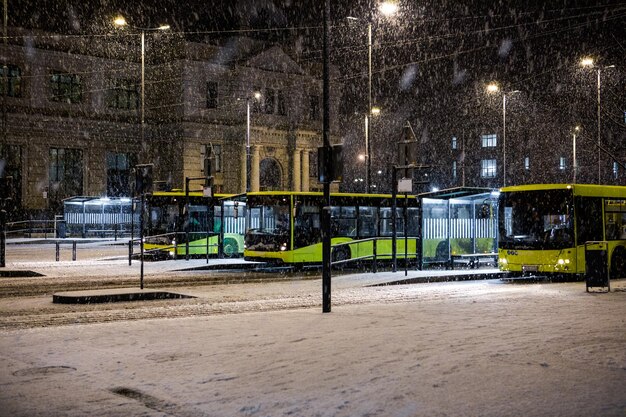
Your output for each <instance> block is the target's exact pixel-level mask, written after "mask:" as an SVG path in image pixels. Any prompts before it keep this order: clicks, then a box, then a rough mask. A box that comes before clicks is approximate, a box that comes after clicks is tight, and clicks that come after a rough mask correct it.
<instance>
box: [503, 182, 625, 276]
mask: <svg viewBox="0 0 626 417" xmlns="http://www.w3.org/2000/svg"><path fill="white" fill-rule="evenodd" d="M498 214H499V216H498V217H499V219H498V230H499V238H498V264H499V267H500V269H501V270H502V271H509V272H511V273H512V274H515V275H538V274H539V275H557V276H561V277H566V278H569V279H582V278H583V277H584V274H585V243H586V242H592V241H593V242H596V241H603V242H604V241H605V242H607V244H608V262H609V266H608V267H609V271H610V276H611V278H620V277H626V187H622V186H609V185H588V184H533V185H521V186H514V187H505V188H502V189H501V190H500V196H499V199H498Z"/></svg>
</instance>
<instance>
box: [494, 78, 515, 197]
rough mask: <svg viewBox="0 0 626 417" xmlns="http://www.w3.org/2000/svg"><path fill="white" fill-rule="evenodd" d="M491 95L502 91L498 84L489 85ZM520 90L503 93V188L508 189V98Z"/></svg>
mask: <svg viewBox="0 0 626 417" xmlns="http://www.w3.org/2000/svg"><path fill="white" fill-rule="evenodd" d="M487 91H488V92H489V93H497V92H498V91H500V87H498V84H496V83H491V84H489V85H487ZM519 92H520V91H519V90H513V91H509V92H505V91H503V92H502V184H503V185H502V186H503V187H506V97H507V95H511V94H515V93H519Z"/></svg>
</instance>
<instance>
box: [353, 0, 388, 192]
mask: <svg viewBox="0 0 626 417" xmlns="http://www.w3.org/2000/svg"><path fill="white" fill-rule="evenodd" d="M368 10H369V16H368V19H367V111H366V112H365V157H366V161H365V162H366V166H367V168H366V172H365V192H366V193H369V192H370V181H371V178H372V161H371V157H370V156H371V154H372V149H371V145H370V141H369V136H370V122H369V118H370V115H372V114H374V109H375V108H374V107H372V22H373V20H374V16H373V9H372V0H369V4H368ZM397 10H398V4H397V2H395V1H383V2H381V3H379V5H378V11H379V12H380V13H381V14H382V15H384V16H392V15H394V14H395V13H396V12H397ZM348 19H350V20H359V19H358V18H356V17H352V16H349V17H348Z"/></svg>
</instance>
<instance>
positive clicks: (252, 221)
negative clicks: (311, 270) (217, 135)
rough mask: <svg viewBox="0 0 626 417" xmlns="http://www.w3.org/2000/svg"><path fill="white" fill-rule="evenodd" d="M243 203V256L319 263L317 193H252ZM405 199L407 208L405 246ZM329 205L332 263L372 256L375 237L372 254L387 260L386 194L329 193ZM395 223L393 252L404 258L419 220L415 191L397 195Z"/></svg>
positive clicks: (389, 232) (413, 251)
mask: <svg viewBox="0 0 626 417" xmlns="http://www.w3.org/2000/svg"><path fill="white" fill-rule="evenodd" d="M246 203H247V218H246V222H247V230H246V234H245V249H244V258H245V259H246V260H254V261H263V262H275V263H282V264H296V265H298V264H300V265H302V264H319V263H321V262H322V229H321V209H322V207H323V205H324V204H323V194H322V193H319V192H317V193H316V192H270V191H268V192H252V193H248V194H247V196H246ZM405 203H406V206H407V212H408V216H407V218H408V222H407V223H408V227H407V228H406V230H407V231H408V236H407V239H406V249H405V236H404V232H405V223H404V214H403V210H404V205H405ZM330 210H331V236H332V239H331V245H333V246H335V245H340V246H337V247H333V251H332V261H333V262H340V261H347V260H349V259H356V258H363V259H371V258H372V256H373V251H374V243H373V241H374V240H376V252H377V259H391V256H392V233H393V231H392V197H391V195H383V194H343V193H336V194H335V193H333V194H331V208H330ZM396 224H397V230H396V235H397V237H398V239H397V244H396V248H397V255H398V257H399V258H400V257H402V258H404V255H405V251H406V254H407V257H411V258H412V259H415V257H416V248H417V247H416V243H417V241H418V238H417V236H418V235H419V224H420V222H419V208H418V200H417V199H416V198H415V197H414V196H409V197H407V198H406V199H405V197H404V196H401V195H400V196H398V199H397V221H396ZM363 240H364V241H363ZM349 242H354V243H352V244H350V243H349ZM345 243H348V244H345ZM342 244H345V245H342Z"/></svg>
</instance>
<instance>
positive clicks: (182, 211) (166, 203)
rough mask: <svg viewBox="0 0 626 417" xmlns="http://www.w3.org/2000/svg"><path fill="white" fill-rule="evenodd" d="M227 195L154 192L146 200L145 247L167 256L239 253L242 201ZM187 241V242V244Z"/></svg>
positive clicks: (240, 251)
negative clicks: (233, 199) (209, 195)
mask: <svg viewBox="0 0 626 417" xmlns="http://www.w3.org/2000/svg"><path fill="white" fill-rule="evenodd" d="M230 197H231V195H226V194H216V195H215V196H213V197H207V196H203V195H202V192H193V191H192V192H189V196H188V198H187V196H186V195H185V192H184V191H158V192H154V193H153V194H151V195H149V196H148V197H147V199H146V204H147V210H146V211H147V213H148V216H147V222H146V236H145V238H144V242H145V243H144V248H145V250H147V251H149V252H153V253H158V252H161V253H162V254H166V255H167V254H169V255H170V256H187V251H189V255H190V256H200V257H204V256H207V251H208V254H209V255H223V256H226V257H236V256H241V255H242V254H243V234H244V231H245V202H239V201H232V200H230ZM187 242H188V244H187Z"/></svg>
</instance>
